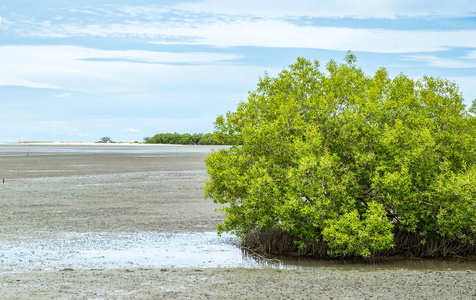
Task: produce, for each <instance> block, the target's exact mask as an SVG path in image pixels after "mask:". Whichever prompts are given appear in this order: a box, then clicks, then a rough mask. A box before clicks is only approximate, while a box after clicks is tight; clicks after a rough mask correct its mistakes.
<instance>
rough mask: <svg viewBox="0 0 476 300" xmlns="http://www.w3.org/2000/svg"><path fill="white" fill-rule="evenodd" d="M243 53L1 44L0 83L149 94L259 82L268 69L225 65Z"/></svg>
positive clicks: (71, 89) (231, 64)
mask: <svg viewBox="0 0 476 300" xmlns="http://www.w3.org/2000/svg"><path fill="white" fill-rule="evenodd" d="M239 57H240V56H237V55H234V54H223V53H164V52H153V51H119V50H115V51H106V50H99V49H92V48H84V47H76V46H0V66H1V68H2V72H0V86H1V85H17V86H26V87H34V88H53V89H65V90H69V91H87V92H91V93H95V92H96V93H97V92H108V93H110V92H116V93H119V92H131V93H137V92H139V93H144V92H146V90H147V89H154V88H156V87H159V88H167V87H168V86H170V88H173V86H176V87H177V88H178V86H179V85H180V84H181V83H184V82H189V83H193V84H194V85H196V86H200V84H203V85H208V86H210V84H216V85H217V86H218V85H220V84H223V83H226V82H228V83H229V84H231V83H232V82H233V81H235V83H236V82H243V80H249V79H247V78H249V75H250V74H254V76H253V80H255V81H256V79H257V76H258V75H256V74H259V75H261V74H262V73H263V70H259V73H258V72H257V68H253V67H246V66H240V65H234V63H233V62H231V63H228V64H225V62H227V61H231V60H233V59H237V58H239ZM91 59H93V60H91ZM94 59H96V60H94ZM142 62H147V63H142ZM150 62H152V63H150ZM174 63H177V64H178V65H174ZM189 63H191V65H189ZM223 74H227V75H228V76H227V77H224V76H223ZM240 76H241V78H240ZM170 88H169V89H170ZM181 88H182V89H183V88H185V86H183V85H182V86H181Z"/></svg>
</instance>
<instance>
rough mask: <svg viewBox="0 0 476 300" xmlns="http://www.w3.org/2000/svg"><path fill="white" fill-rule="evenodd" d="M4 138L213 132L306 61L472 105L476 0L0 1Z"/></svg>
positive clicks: (119, 138) (118, 138)
mask: <svg viewBox="0 0 476 300" xmlns="http://www.w3.org/2000/svg"><path fill="white" fill-rule="evenodd" d="M0 18H1V22H0V126H1V128H2V129H3V130H2V132H1V133H0V142H18V141H98V140H100V139H101V138H102V137H105V136H107V137H110V138H111V139H113V140H115V141H142V140H143V138H144V137H150V136H153V135H154V134H156V133H159V132H179V133H207V132H212V131H213V122H214V120H215V119H216V117H217V116H218V115H221V114H224V113H226V112H227V111H230V110H231V111H233V110H235V109H236V107H237V105H238V103H239V102H242V101H246V99H247V95H248V92H249V91H253V90H255V89H256V85H257V83H258V80H259V78H260V77H262V76H263V75H264V74H265V72H267V73H268V74H270V75H271V76H273V75H276V74H277V73H279V71H281V70H282V69H283V68H286V67H287V66H289V65H290V64H292V63H294V62H295V61H296V58H297V57H305V58H307V59H310V60H318V61H320V62H321V64H322V65H324V64H325V63H326V62H328V61H329V60H330V59H334V60H336V61H337V62H341V61H343V58H344V57H345V55H346V52H347V51H348V50H350V51H352V52H353V53H354V54H356V56H357V58H358V61H357V64H358V65H359V66H361V67H362V69H363V70H364V71H365V72H366V74H368V75H372V74H373V73H374V72H375V71H376V70H377V69H378V68H379V67H381V66H384V67H386V68H387V70H388V71H389V73H390V75H391V76H396V75H398V74H399V73H403V74H405V75H408V76H411V77H412V78H420V77H422V76H423V75H428V76H440V77H443V78H448V79H450V80H452V81H454V82H456V83H457V84H458V85H459V87H460V91H461V92H462V94H463V97H464V99H465V100H464V101H465V104H466V105H468V106H469V105H470V104H471V102H472V101H473V99H476V1H474V0H453V1H451V0H450V1H449V0H445V1H442V0H431V1H427V0H420V1H415V0H387V1H383V0H367V1H355V0H342V1H341V0H335V1H322V0H293V1H284V0H261V1H259V0H241V1H236V0H233V1H232V0H199V1H169V0H166V1H145V0H135V1H133V0H115V1H112V0H95V1H92V0H82V1H73V0H43V1H32V0H31V1H26V0H0Z"/></svg>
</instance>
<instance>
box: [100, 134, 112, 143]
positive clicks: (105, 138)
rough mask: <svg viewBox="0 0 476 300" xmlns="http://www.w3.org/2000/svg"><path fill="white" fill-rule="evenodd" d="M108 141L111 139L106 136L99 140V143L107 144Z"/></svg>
mask: <svg viewBox="0 0 476 300" xmlns="http://www.w3.org/2000/svg"><path fill="white" fill-rule="evenodd" d="M110 140H111V138H110V137H107V136H105V137H102V138H101V142H103V143H107V142H109V141H110Z"/></svg>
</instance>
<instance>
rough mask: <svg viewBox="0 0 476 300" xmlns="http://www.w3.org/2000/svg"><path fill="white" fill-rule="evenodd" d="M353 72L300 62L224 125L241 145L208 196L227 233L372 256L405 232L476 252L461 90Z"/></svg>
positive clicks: (218, 164)
mask: <svg viewBox="0 0 476 300" xmlns="http://www.w3.org/2000/svg"><path fill="white" fill-rule="evenodd" d="M355 62H356V58H355V56H354V55H353V54H352V53H349V54H348V55H347V57H346V59H345V63H342V64H338V63H336V62H335V61H333V60H331V61H330V62H329V63H328V64H327V65H326V72H321V71H320V70H319V62H317V61H315V62H310V61H308V60H306V59H303V58H299V59H298V60H297V62H296V63H295V64H293V65H291V66H290V67H289V68H288V69H285V70H283V71H282V72H281V73H280V74H279V75H278V76H276V77H274V78H272V77H269V76H268V75H266V76H264V78H261V79H260V80H259V83H258V88H257V90H256V91H254V92H251V93H250V94H249V97H248V101H247V102H243V103H240V104H239V105H238V108H237V109H236V111H234V112H229V113H227V114H226V116H219V117H218V118H217V120H216V122H215V128H216V130H215V135H216V136H217V137H218V140H221V141H223V140H227V141H228V142H230V143H232V144H233V146H232V147H231V148H226V149H220V150H218V151H215V152H213V153H212V154H211V155H210V156H209V157H208V158H207V159H206V164H207V171H208V174H209V175H210V179H209V180H208V181H207V183H206V186H205V196H206V197H211V198H212V199H213V200H214V202H216V203H222V204H226V206H224V207H223V208H222V210H223V211H224V213H225V215H226V218H225V220H224V222H223V223H222V224H220V225H219V226H218V229H219V232H224V231H231V232H234V233H236V234H238V235H240V236H244V235H246V234H248V233H250V232H251V231H255V230H261V231H264V230H267V229H271V228H280V229H283V230H285V231H287V232H288V233H289V234H290V235H291V236H293V237H294V239H295V242H296V243H298V244H300V245H301V246H304V245H308V244H312V243H314V242H315V241H325V242H327V244H328V246H329V247H330V249H331V252H332V253H333V254H353V255H362V256H368V255H370V254H371V253H372V252H374V251H381V250H386V249H390V248H392V247H393V246H394V245H395V239H394V234H395V232H397V231H398V232H408V233H417V234H419V235H421V236H428V237H432V238H435V239H440V238H444V239H448V240H451V241H455V242H462V243H471V244H473V245H474V243H475V242H476V117H475V116H474V115H471V114H470V113H469V111H467V110H465V105H464V104H463V102H462V101H463V99H462V96H461V94H460V92H459V90H458V87H457V86H456V85H455V84H454V83H452V82H450V81H448V80H445V79H441V78H434V77H428V76H424V77H423V78H422V79H421V80H413V79H412V78H410V77H408V76H405V75H403V74H400V75H398V76H396V77H395V78H393V79H390V78H389V76H388V73H387V71H386V69H384V68H380V69H379V70H377V71H376V73H375V74H374V75H373V76H367V75H365V74H364V72H363V71H362V70H361V69H360V68H359V67H357V66H356V64H355ZM475 102H476V101H475ZM475 102H473V106H472V108H471V112H472V113H473V114H474V113H476V104H475Z"/></svg>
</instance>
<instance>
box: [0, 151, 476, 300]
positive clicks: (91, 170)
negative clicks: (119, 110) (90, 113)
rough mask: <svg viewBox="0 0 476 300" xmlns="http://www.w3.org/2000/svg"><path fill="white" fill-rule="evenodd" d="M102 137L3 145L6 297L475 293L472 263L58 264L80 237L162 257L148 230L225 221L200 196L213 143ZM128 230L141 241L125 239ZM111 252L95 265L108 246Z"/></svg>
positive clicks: (0, 235)
mask: <svg viewBox="0 0 476 300" xmlns="http://www.w3.org/2000/svg"><path fill="white" fill-rule="evenodd" d="M68 145H69V146H74V145H71V144H70V143H68ZM81 145H84V144H83V143H81ZM105 145H107V146H110V145H112V146H113V147H107V148H104V147H102V146H103V145H100V146H97V144H95V143H93V144H91V145H87V146H88V147H89V146H90V147H93V146H94V147H93V148H88V149H87V150H88V151H89V152H85V151H76V150H77V149H74V148H72V149H69V148H68V149H67V151H66V150H65V148H64V147H62V146H57V145H51V144H47V145H45V146H48V147H47V148H46V149H43V148H36V146H33V145H32V146H31V147H30V148H29V149H28V145H24V146H21V145H20V146H19V145H17V144H15V145H14V146H11V145H8V146H1V147H0V166H1V170H0V173H1V174H0V178H2V179H5V183H1V184H0V193H1V195H2V196H1V198H0V207H1V209H2V214H1V216H0V295H1V296H0V298H1V299H432V300H433V299H476V289H475V288H474V287H475V286H476V272H475V271H474V270H473V269H470V268H468V270H465V269H464V267H463V268H461V266H460V267H459V268H458V270H452V269H451V267H450V268H449V270H430V269H428V270H426V269H419V270H410V269H408V268H404V267H402V268H398V267H397V268H390V269H389V268H375V270H373V269H370V270H369V269H366V270H365V271H362V270H358V269H355V268H348V269H345V268H343V269H339V268H332V267H314V268H304V269H279V268H255V267H236V268H235V267H234V268H228V267H216V265H214V266H213V267H211V268H210V267H208V265H210V266H212V264H211V263H210V264H208V265H207V262H206V261H205V264H203V265H200V266H199V267H196V266H191V267H174V266H165V267H147V266H146V265H145V264H140V262H138V261H134V257H132V258H131V263H130V265H127V266H124V265H120V264H117V266H119V267H114V266H116V265H113V267H109V266H108V265H104V264H99V263H98V264H97V265H96V264H95V263H94V261H88V263H89V264H88V265H86V267H78V266H77V265H72V266H73V267H71V266H70V265H62V264H61V263H55V261H54V260H55V259H56V258H55V256H54V255H52V254H51V253H53V254H55V253H56V254H57V255H58V253H60V254H64V256H66V257H69V256H71V257H73V258H74V257H76V256H77V255H80V254H81V253H80V251H78V250H77V248H74V247H76V246H75V245H76V244H78V243H79V247H81V245H83V246H84V248H85V247H86V246H87V245H86V242H84V244H81V243H83V240H82V239H85V240H87V241H88V243H89V244H88V247H92V248H91V249H96V248H94V247H99V246H98V245H97V243H96V242H95V241H96V239H97V237H100V238H101V239H99V240H100V241H102V243H103V244H105V245H107V247H109V248H108V249H112V250H114V251H128V249H130V248H128V247H133V246H137V247H139V249H142V250H143V252H141V253H142V254H141V255H142V256H141V259H150V257H148V256H152V254H153V253H156V254H154V255H156V256H157V257H158V256H160V255H159V254H160V253H159V252H153V251H156V250H157V249H158V248H159V246H158V245H160V244H161V240H160V239H158V238H156V240H155V243H156V244H146V243H148V236H152V237H154V236H156V235H160V234H163V233H179V234H182V233H188V234H193V233H196V234H205V233H207V232H210V231H213V230H214V228H215V225H216V224H217V223H219V222H220V221H221V220H222V216H221V215H220V214H218V213H216V212H215V211H214V209H216V208H217V205H215V204H214V203H212V202H211V201H210V200H204V199H203V182H204V180H205V179H206V177H207V174H206V171H205V165H204V162H203V161H204V159H205V157H206V156H207V155H208V153H209V148H206V147H198V148H197V147H195V146H192V147H188V148H187V147H185V148H183V147H182V148H180V149H181V150H177V151H175V150H174V149H179V148H168V149H172V150H173V151H162V152H160V151H159V152H156V151H155V150H153V151H152V150H144V151H142V150H140V149H146V148H147V149H154V148H148V146H146V145H141V146H142V147H143V148H140V147H139V148H136V147H133V149H136V150H131V151H128V150H124V149H123V148H121V147H120V146H123V145H122V144H120V145H117V144H105ZM114 145H115V147H114ZM40 146H41V145H40ZM96 146H97V147H96ZM118 146H119V147H118ZM144 146H145V147H144ZM12 147H13V148H12ZM15 147H16V148H15ZM18 147H19V148H18ZM51 147H52V148H51ZM80 148H81V147H80ZM12 149H13V150H12ZM101 149H107V151H103V150H101ZM130 149H132V147H131V148H130ZM116 150H117V151H116ZM89 235H91V236H93V237H95V238H96V239H94V238H89V239H88V238H87V237H88V236H89ZM104 235H110V236H113V237H114V238H111V239H105V238H104V237H103V236H104ZM121 236H122V237H124V236H132V237H135V238H136V240H134V239H131V240H130V241H131V242H130V243H128V244H122V243H121V242H119V241H118V240H117V237H121ZM85 237H86V238H85ZM123 240H124V239H122V240H121V241H123ZM49 241H50V242H49ZM53 241H56V242H57V243H56V244H55V243H53ZM58 241H61V242H63V244H61V243H59V244H58ZM167 241H168V240H167ZM126 242H127V241H126ZM25 243H26V244H28V243H30V244H31V243H38V245H42V246H41V247H43V248H42V251H43V250H44V252H41V251H40V249H38V248H37V249H36V250H35V249H31V248H26V247H23V248H22V245H26V244H25ZM75 243H76V244H75ZM30 244H28V245H30ZM32 245H36V244H32ZM144 245H145V246H144ZM154 245H155V246H154ZM48 247H49V248H48ZM101 247H102V246H101ZM18 249H20V250H18ZM21 249H23V250H21ZM25 249H27V250H28V253H27V251H26V250H25ZM71 249H73V250H71ZM101 249H102V248H101ZM166 250H167V249H166ZM200 251H208V250H203V249H202V250H200ZM200 251H198V249H197V253H199V252H200ZM69 252H71V254H70V253H69ZM105 253H106V254H102V256H100V257H99V258H97V259H98V260H97V261H98V262H101V261H103V260H105V259H109V257H108V255H109V254H107V253H112V252H105ZM157 253H159V254H157ZM68 255H69V256H68ZM188 255H189V256H193V253H192V254H191V255H190V254H188ZM197 255H198V254H197ZM12 257H13V258H12ZM188 258H189V257H185V256H184V259H188Z"/></svg>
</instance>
